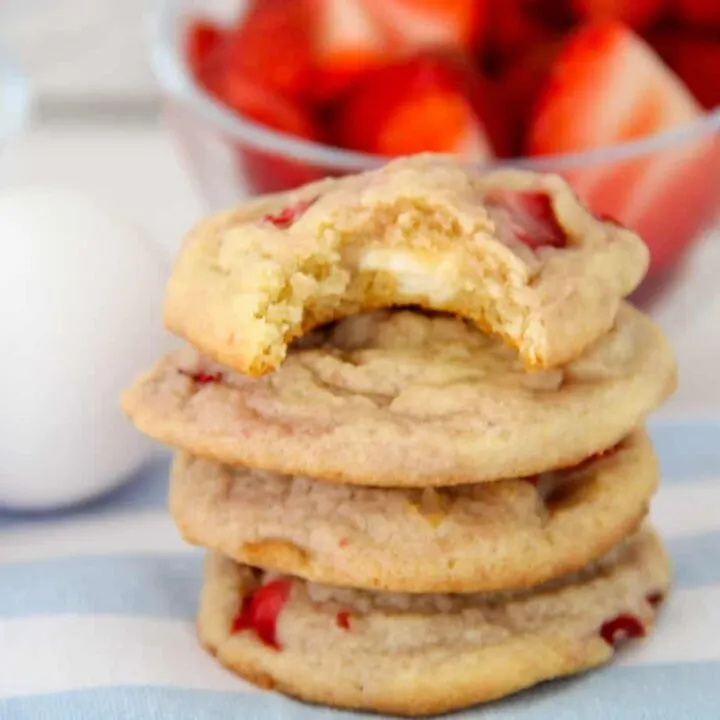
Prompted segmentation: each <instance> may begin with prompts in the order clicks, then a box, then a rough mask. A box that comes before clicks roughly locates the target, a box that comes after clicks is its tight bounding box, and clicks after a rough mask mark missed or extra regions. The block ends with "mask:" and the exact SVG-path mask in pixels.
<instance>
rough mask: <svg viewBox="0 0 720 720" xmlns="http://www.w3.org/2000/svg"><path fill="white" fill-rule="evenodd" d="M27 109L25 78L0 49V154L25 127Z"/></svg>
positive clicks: (12, 60)
mask: <svg viewBox="0 0 720 720" xmlns="http://www.w3.org/2000/svg"><path fill="white" fill-rule="evenodd" d="M29 107H30V95H29V92H28V85H27V82H26V80H25V77H24V75H23V74H22V73H21V72H20V70H19V68H18V66H17V64H16V63H15V61H14V59H13V58H12V57H11V56H10V55H9V54H8V53H6V52H5V51H3V50H2V49H0V154H1V153H2V152H3V150H4V149H5V148H6V147H7V145H8V143H9V141H10V139H11V138H12V137H14V136H15V135H16V134H17V133H18V132H19V131H20V130H22V129H23V127H24V126H25V123H26V121H27V117H28V111H29Z"/></svg>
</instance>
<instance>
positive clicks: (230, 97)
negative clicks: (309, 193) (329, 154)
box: [216, 75, 329, 193]
mask: <svg viewBox="0 0 720 720" xmlns="http://www.w3.org/2000/svg"><path fill="white" fill-rule="evenodd" d="M216 93H217V94H218V95H219V97H220V99H221V100H222V101H223V102H224V103H225V104H227V105H229V106H230V107H231V108H232V109H233V110H235V111H236V112H237V113H238V114H239V115H242V116H243V117H246V118H249V119H251V120H255V121H256V122H258V123H260V124H262V125H265V126H267V127H269V128H272V129H274V130H279V131H281V132H285V133H287V134H289V135H294V136H296V137H300V138H303V139H306V140H317V139H320V135H321V131H320V127H319V124H318V123H317V121H316V119H315V118H314V116H313V115H312V114H311V111H310V110H309V109H308V108H307V107H305V106H303V105H302V104H301V103H300V102H294V101H292V100H290V99H289V98H285V97H281V96H280V95H277V94H275V93H273V92H271V91H269V90H267V89H265V88H263V87H261V86H260V85H258V84H257V83H255V82H253V81H251V80H248V79H247V78H244V77H242V76H240V75H230V76H225V77H223V78H221V79H220V81H219V82H218V86H217V88H216ZM237 154H238V163H239V165H240V168H241V173H242V175H243V176H245V179H246V181H247V184H248V186H249V189H250V190H251V191H252V192H255V193H268V192H277V191H280V190H290V189H292V188H295V187H298V186H300V185H305V184H306V183H308V182H311V181H313V180H317V179H319V178H320V177H322V176H323V175H324V174H329V173H325V172H323V171H322V170H318V169H316V168H312V167H309V166H308V165H307V164H306V163H303V162H300V161H297V160H292V159H290V158H288V157H286V156H282V155H277V154H273V153H270V152H267V151H264V150H259V149H254V148H250V147H246V146H242V145H238V146H237Z"/></svg>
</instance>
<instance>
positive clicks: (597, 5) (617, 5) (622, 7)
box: [572, 0, 668, 30]
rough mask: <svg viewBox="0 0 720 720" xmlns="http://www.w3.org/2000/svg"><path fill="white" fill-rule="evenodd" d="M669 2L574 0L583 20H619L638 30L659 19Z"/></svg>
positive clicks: (652, 0) (579, 15)
mask: <svg viewBox="0 0 720 720" xmlns="http://www.w3.org/2000/svg"><path fill="white" fill-rule="evenodd" d="M667 4H668V0H572V5H573V9H574V10H575V12H576V13H577V14H578V17H579V18H581V19H583V20H591V21H597V20H619V21H620V22H624V23H626V24H627V25H629V26H630V27H633V28H636V29H638V30H641V29H644V28H647V27H649V26H650V25H652V24H653V23H654V22H655V21H656V20H658V19H659V18H660V17H661V16H662V14H663V11H664V10H665V9H666V7H667Z"/></svg>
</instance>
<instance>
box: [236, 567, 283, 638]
mask: <svg viewBox="0 0 720 720" xmlns="http://www.w3.org/2000/svg"><path fill="white" fill-rule="evenodd" d="M291 587H292V584H291V582H290V580H284V579H283V580H273V581H272V582H269V583H267V585H263V586H262V587H260V588H258V589H257V590H255V592H253V593H251V594H250V595H247V596H245V597H244V598H243V603H242V609H241V610H240V614H239V615H238V616H237V617H236V618H235V620H234V621H233V625H232V633H233V634H234V633H239V632H242V631H243V630H252V631H253V632H254V633H255V634H256V635H257V636H258V638H259V639H260V641H261V642H263V643H264V644H265V645H267V646H269V647H271V648H274V649H275V650H281V649H282V648H281V647H280V644H279V643H278V639H277V621H278V616H279V615H280V613H281V612H282V609H283V608H284V607H285V603H286V602H287V600H288V597H289V596H290V589H291Z"/></svg>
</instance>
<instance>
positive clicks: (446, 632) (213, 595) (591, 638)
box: [198, 530, 670, 715]
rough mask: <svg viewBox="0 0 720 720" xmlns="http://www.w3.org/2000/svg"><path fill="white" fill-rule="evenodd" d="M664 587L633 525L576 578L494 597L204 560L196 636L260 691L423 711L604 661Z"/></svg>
mask: <svg viewBox="0 0 720 720" xmlns="http://www.w3.org/2000/svg"><path fill="white" fill-rule="evenodd" d="M669 582H670V569H669V564H668V560H667V557H666V555H665V553H664V551H663V549H662V547H661V545H660V543H659V541H658V539H657V538H656V537H655V535H654V534H653V533H652V532H650V531H647V530H646V531H641V532H640V533H639V534H638V535H637V536H636V537H634V538H633V539H631V540H629V541H628V542H626V543H623V544H622V545H621V546H620V547H618V548H617V549H615V550H613V551H612V552H611V553H610V554H609V555H607V556H606V557H605V558H603V560H602V561H600V562H598V563H596V564H595V565H593V566H591V567H588V568H586V569H585V570H584V571H582V572H581V573H579V574H576V575H573V576H569V577H566V578H564V579H563V580H561V581H555V582H554V583H552V584H551V585H547V586H544V587H542V588H537V589H535V590H532V591H529V592H523V593H514V594H503V595H501V594H493V595H461V596H457V595H455V596H453V595H403V594H392V593H371V592H366V591H365V592H363V591H358V590H343V589H339V588H331V587H328V586H322V585H312V584H308V583H306V582H304V581H301V580H297V579H292V578H289V577H285V576H280V577H278V576H267V575H265V574H263V573H261V572H259V571H254V570H253V569H251V568H250V567H248V566H245V565H237V564H235V563H234V562H232V561H231V560H228V559H226V558H224V557H222V556H220V555H210V556H209V558H208V561H207V564H206V574H205V585H204V587H203V590H202V599H201V604H200V612H199V618H198V630H199V636H200V640H201V642H202V643H203V645H205V646H206V647H207V648H208V649H209V650H210V651H211V652H212V653H214V654H215V655H217V657H218V659H219V660H220V662H221V663H222V664H223V665H225V666H227V667H228V668H230V669H231V670H234V671H235V672H237V673H238V674H239V675H241V676H242V677H244V678H246V679H248V680H250V681H251V682H254V683H256V684H258V685H260V686H262V687H264V688H275V689H278V690H280V691H282V692H285V693H287V694H289V695H294V696H297V697H299V698H302V699H303V700H308V701H310V702H317V703H322V704H324V705H333V706H338V707H346V708H358V709H363V710H375V711H380V712H387V713H393V714H398V715H428V714H434V713H441V712H446V711H450V710H456V709H459V708H463V707H467V706H469V705H474V704H477V703H481V702H485V701H488V700H493V699H496V698H499V697H502V696H504V695H508V694H510V693H513V692H516V691H518V690H521V689H522V688H526V687H529V686H531V685H534V684H536V683H539V682H541V681H543V680H548V679H551V678H555V677H559V676H562V675H569V674H573V673H579V672H582V671H583V670H587V669H588V668H591V667H594V666H596V665H599V664H601V663H603V662H605V661H607V660H609V659H610V658H611V657H612V655H613V652H614V645H615V644H616V643H617V642H619V641H620V640H621V639H623V638H624V637H628V636H629V637H638V636H640V635H644V634H645V633H647V632H648V631H649V630H650V629H651V628H652V626H653V623H654V620H655V615H656V612H657V606H658V605H659V603H660V602H661V600H662V599H663V597H664V595H665V593H666V592H667V590H668V585H669Z"/></svg>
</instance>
